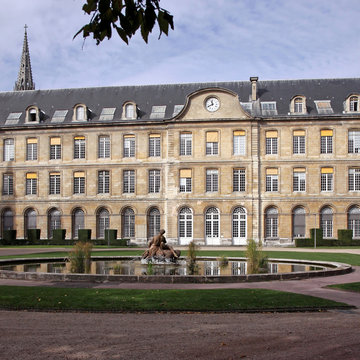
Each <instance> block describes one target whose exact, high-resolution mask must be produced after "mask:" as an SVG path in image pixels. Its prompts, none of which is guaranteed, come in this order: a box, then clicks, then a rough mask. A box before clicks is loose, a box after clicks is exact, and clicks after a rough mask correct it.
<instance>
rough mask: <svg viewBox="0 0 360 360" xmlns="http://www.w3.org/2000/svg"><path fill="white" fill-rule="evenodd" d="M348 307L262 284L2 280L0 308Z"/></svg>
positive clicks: (260, 309)
mask: <svg viewBox="0 0 360 360" xmlns="http://www.w3.org/2000/svg"><path fill="white" fill-rule="evenodd" d="M339 307H347V308H349V307H350V306H349V305H346V304H344V303H338V302H335V301H332V300H326V299H321V298H317V297H313V296H306V295H300V294H293V293H288V292H280V291H274V290H264V289H216V290H133V289H132V290H128V289H86V288H67V289H66V288H52V287H21V286H0V308H2V309H14V310H26V309H35V310H43V311H45V310H56V311H59V310H61V311H125V312H129V311H130V312H132V311H136V312H137V311H174V312H176V311H220V312H227V311H269V310H273V311H274V310H278V311H293V310H295V311H301V310H303V311H308V310H314V311H317V310H327V309H331V308H339Z"/></svg>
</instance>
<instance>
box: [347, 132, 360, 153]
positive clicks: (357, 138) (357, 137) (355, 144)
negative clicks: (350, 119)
mask: <svg viewBox="0 0 360 360" xmlns="http://www.w3.org/2000/svg"><path fill="white" fill-rule="evenodd" d="M348 152H349V154H359V153H360V131H358V130H353V131H349V139H348Z"/></svg>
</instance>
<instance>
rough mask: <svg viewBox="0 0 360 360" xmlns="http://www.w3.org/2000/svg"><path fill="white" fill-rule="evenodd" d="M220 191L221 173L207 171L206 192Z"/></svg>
mask: <svg viewBox="0 0 360 360" xmlns="http://www.w3.org/2000/svg"><path fill="white" fill-rule="evenodd" d="M218 189H219V172H218V170H216V169H209V170H206V191H208V192H213V191H218Z"/></svg>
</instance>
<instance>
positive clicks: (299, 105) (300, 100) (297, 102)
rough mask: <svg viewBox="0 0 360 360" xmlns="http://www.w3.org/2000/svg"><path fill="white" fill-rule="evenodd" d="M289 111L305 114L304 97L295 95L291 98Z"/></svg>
mask: <svg viewBox="0 0 360 360" xmlns="http://www.w3.org/2000/svg"><path fill="white" fill-rule="evenodd" d="M290 113H291V114H296V115H302V114H306V98H305V96H296V97H294V98H293V99H292V100H291V103H290Z"/></svg>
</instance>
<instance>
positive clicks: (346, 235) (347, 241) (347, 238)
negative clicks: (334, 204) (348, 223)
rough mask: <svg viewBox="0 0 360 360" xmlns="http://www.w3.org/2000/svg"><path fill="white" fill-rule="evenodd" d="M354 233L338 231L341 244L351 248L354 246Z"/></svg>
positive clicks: (344, 230) (345, 230)
mask: <svg viewBox="0 0 360 360" xmlns="http://www.w3.org/2000/svg"><path fill="white" fill-rule="evenodd" d="M352 235H353V231H352V230H348V229H340V230H338V240H339V244H340V245H342V246H350V245H351V244H352Z"/></svg>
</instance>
